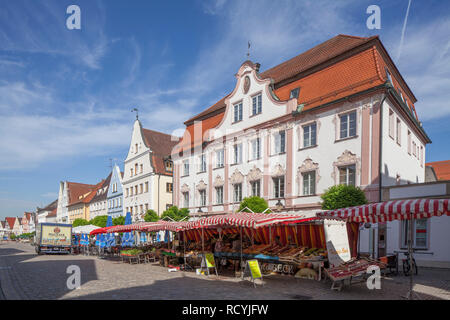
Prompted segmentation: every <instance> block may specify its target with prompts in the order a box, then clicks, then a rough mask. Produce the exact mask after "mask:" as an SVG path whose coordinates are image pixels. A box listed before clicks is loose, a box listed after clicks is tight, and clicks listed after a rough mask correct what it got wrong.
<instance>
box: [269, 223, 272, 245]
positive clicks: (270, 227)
mask: <svg viewBox="0 0 450 320" xmlns="http://www.w3.org/2000/svg"><path fill="white" fill-rule="evenodd" d="M269 239H270V240H269V241H270V243H269V244H270V245H272V226H269Z"/></svg>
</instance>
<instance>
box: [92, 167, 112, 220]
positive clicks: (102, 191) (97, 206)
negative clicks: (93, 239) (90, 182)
mask: <svg viewBox="0 0 450 320" xmlns="http://www.w3.org/2000/svg"><path fill="white" fill-rule="evenodd" d="M110 182H111V173H110V174H109V175H108V177H107V178H106V179H105V180H104V181H103V184H102V185H101V187H100V188H98V189H97V191H96V193H95V195H94V197H93V198H92V200H91V202H90V203H89V216H90V219H93V218H95V217H97V216H105V215H107V214H108V205H107V195H108V191H109V185H110Z"/></svg>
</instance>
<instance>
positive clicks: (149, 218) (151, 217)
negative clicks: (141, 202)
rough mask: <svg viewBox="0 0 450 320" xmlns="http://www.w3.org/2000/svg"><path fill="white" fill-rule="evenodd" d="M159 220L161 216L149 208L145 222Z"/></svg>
mask: <svg viewBox="0 0 450 320" xmlns="http://www.w3.org/2000/svg"><path fill="white" fill-rule="evenodd" d="M158 220H159V216H158V214H157V213H156V211H155V210H151V209H150V210H147V212H146V213H145V216H144V221H145V222H156V221H158Z"/></svg>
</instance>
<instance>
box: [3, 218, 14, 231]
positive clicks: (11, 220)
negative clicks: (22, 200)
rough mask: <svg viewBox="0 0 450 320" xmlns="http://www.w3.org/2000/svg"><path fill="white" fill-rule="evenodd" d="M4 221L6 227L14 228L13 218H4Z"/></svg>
mask: <svg viewBox="0 0 450 320" xmlns="http://www.w3.org/2000/svg"><path fill="white" fill-rule="evenodd" d="M5 221H6V222H8V226H9V228H10V229H12V228H14V224H15V223H16V218H15V217H6V218H5Z"/></svg>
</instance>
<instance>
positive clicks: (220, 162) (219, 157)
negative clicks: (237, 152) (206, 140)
mask: <svg viewBox="0 0 450 320" xmlns="http://www.w3.org/2000/svg"><path fill="white" fill-rule="evenodd" d="M223 160H224V150H223V149H220V150H217V151H216V161H217V168H222V167H223V162H224V161H223Z"/></svg>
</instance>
